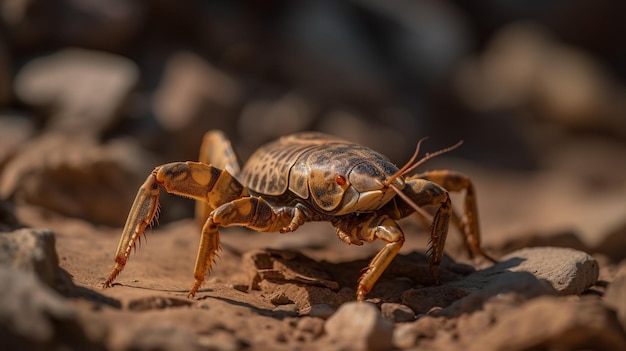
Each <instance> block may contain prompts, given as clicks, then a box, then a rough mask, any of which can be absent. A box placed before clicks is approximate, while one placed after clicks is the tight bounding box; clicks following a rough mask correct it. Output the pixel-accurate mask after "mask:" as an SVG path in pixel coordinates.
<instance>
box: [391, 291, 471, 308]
mask: <svg viewBox="0 0 626 351" xmlns="http://www.w3.org/2000/svg"><path fill="white" fill-rule="evenodd" d="M466 295H468V292H467V290H465V289H462V288H459V287H455V286H449V285H440V286H429V287H425V288H419V289H409V290H406V291H404V292H403V293H402V296H401V302H402V304H403V305H406V306H408V307H409V308H410V309H411V310H412V311H415V313H417V314H420V313H427V312H428V311H430V310H431V309H432V308H443V307H446V306H448V305H450V304H451V303H453V302H455V301H457V300H459V299H461V298H463V297H464V296H466Z"/></svg>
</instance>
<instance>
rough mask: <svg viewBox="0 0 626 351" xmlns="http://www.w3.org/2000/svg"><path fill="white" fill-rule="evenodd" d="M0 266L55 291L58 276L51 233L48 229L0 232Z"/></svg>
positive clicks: (56, 258) (56, 257) (56, 259)
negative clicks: (33, 278)
mask: <svg viewBox="0 0 626 351" xmlns="http://www.w3.org/2000/svg"><path fill="white" fill-rule="evenodd" d="M0 267H4V268H10V269H15V270H18V271H21V272H24V273H31V274H34V275H35V276H37V277H39V279H41V281H42V282H44V283H45V284H47V285H48V286H49V287H52V288H54V286H55V283H58V282H57V279H58V277H59V275H58V272H59V257H58V256H57V252H56V249H55V238H54V233H53V232H51V231H49V230H47V229H18V230H16V231H13V232H8V233H0Z"/></svg>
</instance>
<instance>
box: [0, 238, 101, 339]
mask: <svg viewBox="0 0 626 351" xmlns="http://www.w3.org/2000/svg"><path fill="white" fill-rule="evenodd" d="M2 235H4V234H0V237H1V236H2ZM0 281H1V282H2V284H0V302H1V303H0V326H2V327H1V328H0V343H1V344H2V347H3V348H6V349H7V350H64V349H71V350H105V347H104V346H103V343H102V341H101V340H90V338H89V336H88V335H87V333H86V332H85V329H84V327H83V326H82V325H81V323H80V321H79V319H78V315H77V313H76V311H75V310H74V309H73V308H72V307H71V306H70V305H68V303H67V302H66V301H65V300H63V298H61V296H59V295H58V294H57V293H56V292H55V291H54V290H52V289H50V288H49V287H48V286H46V285H44V284H42V283H41V282H40V281H39V279H37V278H36V277H35V275H34V274H32V273H31V272H26V271H23V270H18V269H10V268H6V267H0Z"/></svg>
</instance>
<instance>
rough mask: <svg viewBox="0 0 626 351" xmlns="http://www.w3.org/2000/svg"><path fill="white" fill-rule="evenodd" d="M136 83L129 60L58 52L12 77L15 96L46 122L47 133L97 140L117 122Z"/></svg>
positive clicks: (73, 51)
mask: <svg viewBox="0 0 626 351" xmlns="http://www.w3.org/2000/svg"><path fill="white" fill-rule="evenodd" d="M138 79H139V73H138V70H137V67H136V66H135V64H134V63H133V62H132V61H130V60H129V59H126V58H124V57H121V56H116V55H112V54H108V53H104V52H98V51H89V50H83V49H64V50H62V51H59V52H56V53H54V54H51V55H49V56H42V57H38V58H36V59H33V60H32V61H30V62H28V63H27V64H26V65H25V66H24V68H22V69H21V70H20V71H19V72H18V74H17V77H16V79H15V93H16V94H17V97H18V98H19V99H20V100H21V101H23V102H24V103H26V104H27V105H30V106H32V107H33V108H35V109H36V110H39V111H41V112H42V113H43V114H44V115H47V116H49V119H48V121H47V122H46V128H47V130H49V131H60V132H63V133H67V134H80V135H88V136H94V137H99V136H101V134H102V133H103V132H104V131H106V130H107V128H110V127H111V126H112V125H113V124H114V123H115V122H116V121H117V120H118V118H119V117H120V116H121V112H122V110H123V109H124V107H125V105H126V103H127V101H128V99H129V98H130V95H131V93H132V92H133V90H134V88H135V86H136V85H137V82H138Z"/></svg>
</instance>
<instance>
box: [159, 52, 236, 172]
mask: <svg viewBox="0 0 626 351" xmlns="http://www.w3.org/2000/svg"><path fill="white" fill-rule="evenodd" d="M240 94H241V93H240V87H239V85H238V83H237V81H235V80H234V79H233V78H231V77H230V76H229V75H227V74H226V73H224V72H222V71H220V70H219V69H218V68H216V67H214V66H213V65H211V64H210V63H209V62H208V61H207V60H205V59H204V58H202V57H200V56H198V55H196V54H194V53H191V52H178V53H175V54H173V55H172V56H171V57H170V58H169V59H168V60H167V64H166V67H165V71H164V73H163V77H162V79H161V82H160V83H159V87H158V88H157V90H156V92H155V93H154V96H153V100H152V107H153V109H154V112H155V115H156V118H157V120H158V122H159V124H160V125H161V126H162V127H163V128H164V129H165V130H166V131H167V132H168V133H169V135H170V138H171V139H170V140H166V141H164V142H166V143H167V145H168V148H165V151H166V152H167V154H168V155H170V156H169V157H176V158H181V157H182V158H183V159H182V160H195V159H197V158H198V152H199V147H200V143H201V142H202V136H203V134H204V133H205V132H207V131H209V130H210V129H220V130H222V131H223V132H224V133H225V134H226V135H227V136H229V137H232V136H233V135H235V130H236V129H235V128H236V126H235V123H236V122H235V118H234V117H235V115H236V112H237V106H238V104H239V99H240Z"/></svg>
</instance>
